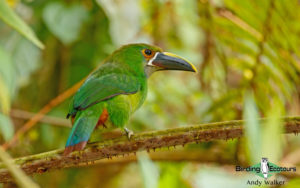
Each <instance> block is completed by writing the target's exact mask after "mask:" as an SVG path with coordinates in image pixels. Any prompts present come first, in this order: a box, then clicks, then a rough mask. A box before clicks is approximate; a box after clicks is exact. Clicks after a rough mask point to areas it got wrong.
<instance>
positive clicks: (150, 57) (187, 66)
mask: <svg viewBox="0 0 300 188" xmlns="http://www.w3.org/2000/svg"><path fill="white" fill-rule="evenodd" d="M114 57H115V58H117V60H120V59H122V61H120V62H122V63H125V64H127V65H128V66H129V67H130V69H131V70H134V71H135V72H137V73H143V74H144V75H146V76H147V77H149V76H150V75H151V74H152V73H153V72H156V71H162V70H181V71H191V72H197V69H196V68H195V66H194V65H193V64H191V63H190V62H189V61H188V60H186V59H184V58H182V57H180V56H178V55H175V54H172V53H169V52H163V51H162V49H161V48H159V47H156V46H151V45H148V44H129V45H125V46H123V47H121V48H120V49H119V50H117V51H116V52H115V53H114Z"/></svg>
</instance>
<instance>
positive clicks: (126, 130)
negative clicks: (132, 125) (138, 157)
mask: <svg viewBox="0 0 300 188" xmlns="http://www.w3.org/2000/svg"><path fill="white" fill-rule="evenodd" d="M124 131H125V133H126V135H127V138H128V140H130V138H131V136H132V135H133V134H134V133H133V131H132V130H129V129H127V128H126V127H125V128H124Z"/></svg>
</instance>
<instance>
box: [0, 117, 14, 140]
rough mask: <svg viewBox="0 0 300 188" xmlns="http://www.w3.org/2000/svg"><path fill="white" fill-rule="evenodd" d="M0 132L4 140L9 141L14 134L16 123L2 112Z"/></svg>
mask: <svg viewBox="0 0 300 188" xmlns="http://www.w3.org/2000/svg"><path fill="white" fill-rule="evenodd" d="M0 133H1V135H2V136H3V138H4V140H5V141H7V140H9V139H11V138H12V136H13V134H14V125H13V123H12V121H11V120H10V118H9V117H8V116H6V115H4V114H2V113H0Z"/></svg>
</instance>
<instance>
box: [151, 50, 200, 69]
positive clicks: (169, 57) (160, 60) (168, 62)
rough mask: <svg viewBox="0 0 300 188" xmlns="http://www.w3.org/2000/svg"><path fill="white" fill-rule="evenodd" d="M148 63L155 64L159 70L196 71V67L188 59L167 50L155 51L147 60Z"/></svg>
mask: <svg viewBox="0 0 300 188" xmlns="http://www.w3.org/2000/svg"><path fill="white" fill-rule="evenodd" d="M148 65H151V66H157V67H159V70H182V71H191V72H197V69H196V67H195V66H194V65H193V64H192V63H190V62H189V61H188V60H186V59H184V58H182V57H180V56H178V55H175V54H172V53H169V52H157V53H156V54H155V56H154V57H153V59H151V60H150V61H149V63H148Z"/></svg>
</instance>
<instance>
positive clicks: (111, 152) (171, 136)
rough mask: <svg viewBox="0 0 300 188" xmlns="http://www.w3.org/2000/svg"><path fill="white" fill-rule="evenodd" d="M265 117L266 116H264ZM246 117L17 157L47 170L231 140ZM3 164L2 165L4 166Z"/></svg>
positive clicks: (292, 121)
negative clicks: (77, 149) (66, 151)
mask: <svg viewBox="0 0 300 188" xmlns="http://www.w3.org/2000/svg"><path fill="white" fill-rule="evenodd" d="M261 121H265V119H261ZM283 121H284V123H285V133H295V134H296V133H298V132H299V131H300V117H287V118H283ZM243 123H244V121H242V120H233V121H226V122H218V123H207V124H200V125H195V126H189V127H180V128H173V129H167V130H161V131H153V132H145V133H138V134H135V135H133V136H132V137H131V140H130V141H129V140H128V139H127V137H126V136H122V137H119V138H115V139H110V140H105V141H102V142H96V143H91V144H88V145H87V147H86V148H85V149H84V150H83V151H80V152H74V153H72V154H70V155H69V156H63V155H62V153H63V149H59V150H54V151H49V152H45V153H40V154H36V155H31V156H26V157H21V158H18V159H15V163H16V164H17V165H19V166H20V167H21V168H22V169H23V170H24V171H25V172H26V173H27V174H29V175H31V174H35V173H44V172H47V171H49V170H52V169H61V168H68V167H76V166H81V164H84V163H85V164H94V162H95V161H97V160H99V159H103V158H111V157H113V156H120V155H125V154H129V153H136V152H137V151H142V150H147V151H149V150H152V149H153V150H155V149H156V148H162V147H170V146H178V145H182V146H184V145H185V144H188V143H199V142H208V141H213V140H228V139H234V138H239V137H241V136H242V135H243ZM1 168H2V169H1ZM11 179H12V178H11V176H10V174H9V173H8V171H7V169H5V168H4V165H3V164H0V182H9V181H11Z"/></svg>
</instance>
